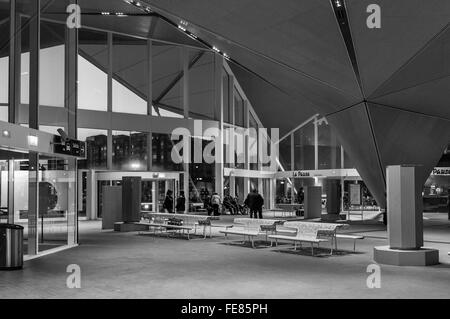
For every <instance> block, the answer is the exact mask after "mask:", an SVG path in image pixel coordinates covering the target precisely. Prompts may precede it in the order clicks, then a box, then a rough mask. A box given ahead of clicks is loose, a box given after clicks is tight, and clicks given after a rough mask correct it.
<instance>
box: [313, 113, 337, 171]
mask: <svg viewBox="0 0 450 319" xmlns="http://www.w3.org/2000/svg"><path fill="white" fill-rule="evenodd" d="M318 132H319V136H318V138H317V140H318V143H317V144H318V153H319V154H318V156H319V157H318V163H319V167H318V168H319V169H335V168H340V167H341V147H340V145H339V143H338V141H337V137H336V134H334V132H333V130H332V129H331V126H330V125H328V123H327V122H326V121H325V120H322V121H320V120H319V122H318Z"/></svg>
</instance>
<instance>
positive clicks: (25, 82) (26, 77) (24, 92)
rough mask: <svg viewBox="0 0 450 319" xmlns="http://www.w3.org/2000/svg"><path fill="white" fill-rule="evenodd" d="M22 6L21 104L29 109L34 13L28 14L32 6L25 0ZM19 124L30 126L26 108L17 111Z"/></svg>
mask: <svg viewBox="0 0 450 319" xmlns="http://www.w3.org/2000/svg"><path fill="white" fill-rule="evenodd" d="M19 3H20V4H18V5H17V8H18V10H19V12H20V13H21V14H23V15H21V18H20V19H21V20H20V23H21V26H22V28H21V30H20V39H21V55H20V103H21V104H23V105H24V106H26V107H28V103H29V100H30V99H29V94H30V27H29V22H30V18H29V16H30V15H32V14H33V13H32V12H27V10H26V9H27V8H29V7H30V6H29V5H27V4H26V3H25V1H24V0H21V1H19ZM16 112H17V115H18V118H19V123H20V124H26V125H28V110H27V109H26V108H25V107H20V106H19V109H18V110H16Z"/></svg>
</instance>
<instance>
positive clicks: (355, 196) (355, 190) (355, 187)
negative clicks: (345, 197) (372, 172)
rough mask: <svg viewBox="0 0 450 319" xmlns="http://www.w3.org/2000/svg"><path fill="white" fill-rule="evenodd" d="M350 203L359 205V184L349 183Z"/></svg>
mask: <svg viewBox="0 0 450 319" xmlns="http://www.w3.org/2000/svg"><path fill="white" fill-rule="evenodd" d="M350 204H351V205H361V185H359V184H350Z"/></svg>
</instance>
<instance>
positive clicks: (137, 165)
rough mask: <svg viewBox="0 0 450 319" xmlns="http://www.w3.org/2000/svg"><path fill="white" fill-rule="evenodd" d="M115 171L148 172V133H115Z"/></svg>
mask: <svg viewBox="0 0 450 319" xmlns="http://www.w3.org/2000/svg"><path fill="white" fill-rule="evenodd" d="M112 135H113V136H112V138H113V152H112V163H113V169H117V170H147V136H148V134H147V133H139V132H127V131H113V132H112Z"/></svg>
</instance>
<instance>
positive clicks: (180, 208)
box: [175, 191, 186, 214]
mask: <svg viewBox="0 0 450 319" xmlns="http://www.w3.org/2000/svg"><path fill="white" fill-rule="evenodd" d="M175 209H176V210H177V213H182V214H183V213H184V211H185V210H186V198H185V197H184V192H183V191H181V192H180V196H178V198H177V205H176V206H175Z"/></svg>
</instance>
